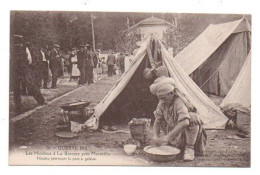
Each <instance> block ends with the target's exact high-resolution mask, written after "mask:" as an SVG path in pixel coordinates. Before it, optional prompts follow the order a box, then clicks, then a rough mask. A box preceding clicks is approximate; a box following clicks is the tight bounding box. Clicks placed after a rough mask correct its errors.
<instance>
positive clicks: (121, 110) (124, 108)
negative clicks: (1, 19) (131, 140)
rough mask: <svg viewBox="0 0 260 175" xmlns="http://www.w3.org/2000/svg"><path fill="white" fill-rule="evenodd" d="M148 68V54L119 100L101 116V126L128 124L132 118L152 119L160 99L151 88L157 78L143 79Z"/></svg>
mask: <svg viewBox="0 0 260 175" xmlns="http://www.w3.org/2000/svg"><path fill="white" fill-rule="evenodd" d="M146 67H151V65H150V62H149V57H148V54H146V55H145V57H144V59H143V60H142V62H141V64H140V65H139V67H138V68H137V70H136V72H135V73H134V75H133V76H132V77H131V79H130V81H129V83H128V84H127V85H126V87H125V88H124V89H123V91H122V92H121V93H120V94H119V95H118V96H117V98H116V99H115V100H114V101H113V102H112V103H111V104H110V105H109V107H108V108H107V110H106V111H105V112H104V113H103V114H102V115H101V118H100V122H101V125H102V124H103V125H105V124H111V123H112V124H119V123H128V122H129V121H130V120H131V119H132V118H151V119H153V111H154V110H155V109H156V106H157V104H158V99H157V98H156V97H155V96H153V95H152V94H151V93H150V89H149V86H150V85H151V84H152V83H153V81H154V79H155V77H154V78H153V79H151V80H147V79H145V78H144V77H143V71H144V69H145V68H146Z"/></svg>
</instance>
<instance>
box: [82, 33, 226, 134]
mask: <svg viewBox="0 0 260 175" xmlns="http://www.w3.org/2000/svg"><path fill="white" fill-rule="evenodd" d="M154 41H155V42H154V43H157V44H155V45H151V39H150V38H148V39H146V40H145V41H144V42H143V43H142V45H141V47H140V49H139V51H138V52H137V54H136V56H135V59H134V60H133V62H132V63H131V65H130V66H129V68H128V70H126V72H125V73H124V74H123V75H122V76H121V78H120V79H119V80H118V82H117V83H116V85H114V86H113V87H112V89H111V90H110V91H109V93H108V94H107V95H106V96H105V98H104V99H103V100H102V101H101V102H100V103H99V104H98V105H97V106H96V107H95V108H94V111H95V112H94V114H93V115H92V117H91V118H90V119H89V120H87V121H86V123H85V125H86V126H87V127H88V128H91V129H97V128H98V125H99V121H100V119H102V118H105V117H109V115H113V116H115V117H114V119H115V118H116V117H117V116H119V115H122V116H124V117H129V115H130V117H138V116H139V117H140V116H141V117H144V116H145V115H147V114H149V117H151V116H150V114H152V112H153V111H154V110H155V108H156V105H157V103H158V100H157V98H156V97H154V96H153V95H152V94H151V93H150V92H149V86H150V85H151V84H152V82H153V81H150V82H149V81H147V80H145V79H144V78H143V76H142V73H143V70H144V69H145V67H147V65H150V66H151V65H152V64H155V63H156V60H160V61H161V63H162V64H164V65H165V66H166V67H167V69H168V72H169V74H170V77H172V78H173V79H174V80H175V82H176V87H177V88H178V89H179V90H180V91H181V92H182V93H183V94H184V95H185V96H186V97H187V98H188V100H189V101H190V102H191V103H192V104H193V105H194V106H195V107H196V109H197V111H198V112H199V114H200V115H201V119H202V120H203V122H204V124H205V128H212V129H213V128H214V129H224V126H225V123H226V122H227V118H226V117H225V116H224V114H223V113H222V112H221V111H220V110H219V108H218V107H217V106H215V104H214V103H213V102H212V101H211V100H210V99H209V98H208V97H207V96H206V95H205V94H204V93H203V92H202V90H201V89H200V88H199V87H198V86H197V85H196V84H195V83H194V82H193V81H192V79H191V78H190V77H189V76H188V74H187V73H186V72H185V71H184V70H183V69H182V68H181V67H180V66H179V65H178V64H177V63H176V61H175V60H173V59H172V57H171V56H170V54H169V53H168V52H167V50H166V49H165V48H164V46H163V45H162V43H161V42H160V41H158V40H157V39H156V40H154ZM155 51H156V52H155ZM153 52H154V53H155V54H154V55H153V58H154V60H152V59H151V57H152V56H151V55H152V53H153ZM125 111H128V113H124V112H125ZM147 111H148V112H147ZM145 112H146V113H145ZM144 113H145V115H142V114H144ZM146 117H148V116H146ZM111 120H112V119H111Z"/></svg>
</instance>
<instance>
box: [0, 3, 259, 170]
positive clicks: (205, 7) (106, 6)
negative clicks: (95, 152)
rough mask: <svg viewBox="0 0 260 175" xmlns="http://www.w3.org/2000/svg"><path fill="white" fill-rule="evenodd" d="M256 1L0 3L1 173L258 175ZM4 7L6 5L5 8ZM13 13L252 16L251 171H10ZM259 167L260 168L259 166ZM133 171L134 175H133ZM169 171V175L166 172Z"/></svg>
mask: <svg viewBox="0 0 260 175" xmlns="http://www.w3.org/2000/svg"><path fill="white" fill-rule="evenodd" d="M256 2H257V1H254V0H157V1H153V2H152V1H151V0H150V1H149V0H148V1H141V0H127V1H123V0H121V1H120V0H42V1H37V0H20V1H19V0H9V1H3V2H2V3H1V11H0V13H1V15H0V19H1V27H0V36H1V40H0V55H1V56H0V59H1V65H2V67H1V69H0V70H1V76H0V77H1V81H0V82H1V90H0V93H1V94H0V97H1V104H0V107H1V109H0V139H1V140H0V155H1V156H0V170H1V173H2V172H3V173H7V172H8V173H19V174H20V173H22V174H23V173H26V174H35V173H37V174H46V173H59V174H90V173H95V174H97V173H98V174H99V173H100V174H124V173H126V172H127V171H129V172H130V171H131V172H130V173H138V174H139V173H140V174H143V173H146V172H147V171H148V172H149V174H159V173H160V174H162V173H173V174H179V173H180V174H194V173H195V174H197V173H198V174H201V173H203V174H208V173H211V174H212V173H213V174H222V173H225V174H226V173H229V174H230V173H236V174H243V175H244V174H245V173H246V174H255V172H256V171H257V169H258V167H257V165H258V163H257V162H258V161H259V157H258V155H259V151H258V150H259V148H260V145H259V141H257V140H259V139H258V138H256V137H257V133H258V132H259V129H258V128H259V127H257V126H258V125H259V123H260V121H259V118H260V115H259V110H257V108H259V107H258V106H257V97H260V96H259V89H260V87H259V83H258V82H259V80H257V79H259V78H258V75H259V70H260V68H259V65H260V64H259V60H260V56H259V50H260V49H258V48H257V46H258V44H257V43H256V41H257V39H259V33H260V32H259V31H260V29H259V19H258V18H259V12H258V11H260V10H259V8H258V7H259V5H258V4H257V3H256ZM3 3H4V4H3ZM10 10H43V11H44V10H48V11H52V10H55V11H134V12H151V11H154V12H173V13H229V14H231V13H235V14H252V39H253V43H252V48H253V50H252V57H253V62H252V85H253V86H252V121H251V122H252V147H251V148H252V149H251V156H252V160H251V166H252V168H156V167H155V168H153V167H151V168H139V167H131V168H127V169H126V168H125V167H102V168H100V167H64V166H63V167H48V169H47V168H46V167H36V166H35V167H10V166H7V165H8V114H9V111H8V109H9V107H8V106H9V99H8V98H9V95H8V91H9V89H8V84H9V77H8V74H9V66H8V65H9V26H10V24H9V18H10V17H9V12H10ZM258 166H259V165H258ZM132 171H133V172H132ZM166 171H167V172H166Z"/></svg>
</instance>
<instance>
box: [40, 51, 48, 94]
mask: <svg viewBox="0 0 260 175" xmlns="http://www.w3.org/2000/svg"><path fill="white" fill-rule="evenodd" d="M40 56H41V81H40V82H41V84H42V81H43V88H44V89H47V88H48V87H47V84H48V79H49V61H48V59H49V58H48V54H47V50H46V49H45V48H43V46H42V47H41V48H40Z"/></svg>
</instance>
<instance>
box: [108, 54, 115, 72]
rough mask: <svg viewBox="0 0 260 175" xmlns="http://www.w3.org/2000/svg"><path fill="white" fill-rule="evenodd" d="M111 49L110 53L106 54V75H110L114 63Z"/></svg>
mask: <svg viewBox="0 0 260 175" xmlns="http://www.w3.org/2000/svg"><path fill="white" fill-rule="evenodd" d="M113 53H114V52H113V51H112V50H111V51H110V54H109V55H108V56H107V67H108V76H109V77H111V76H113V74H114V66H115V64H116V57H115V55H114V54H113Z"/></svg>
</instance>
